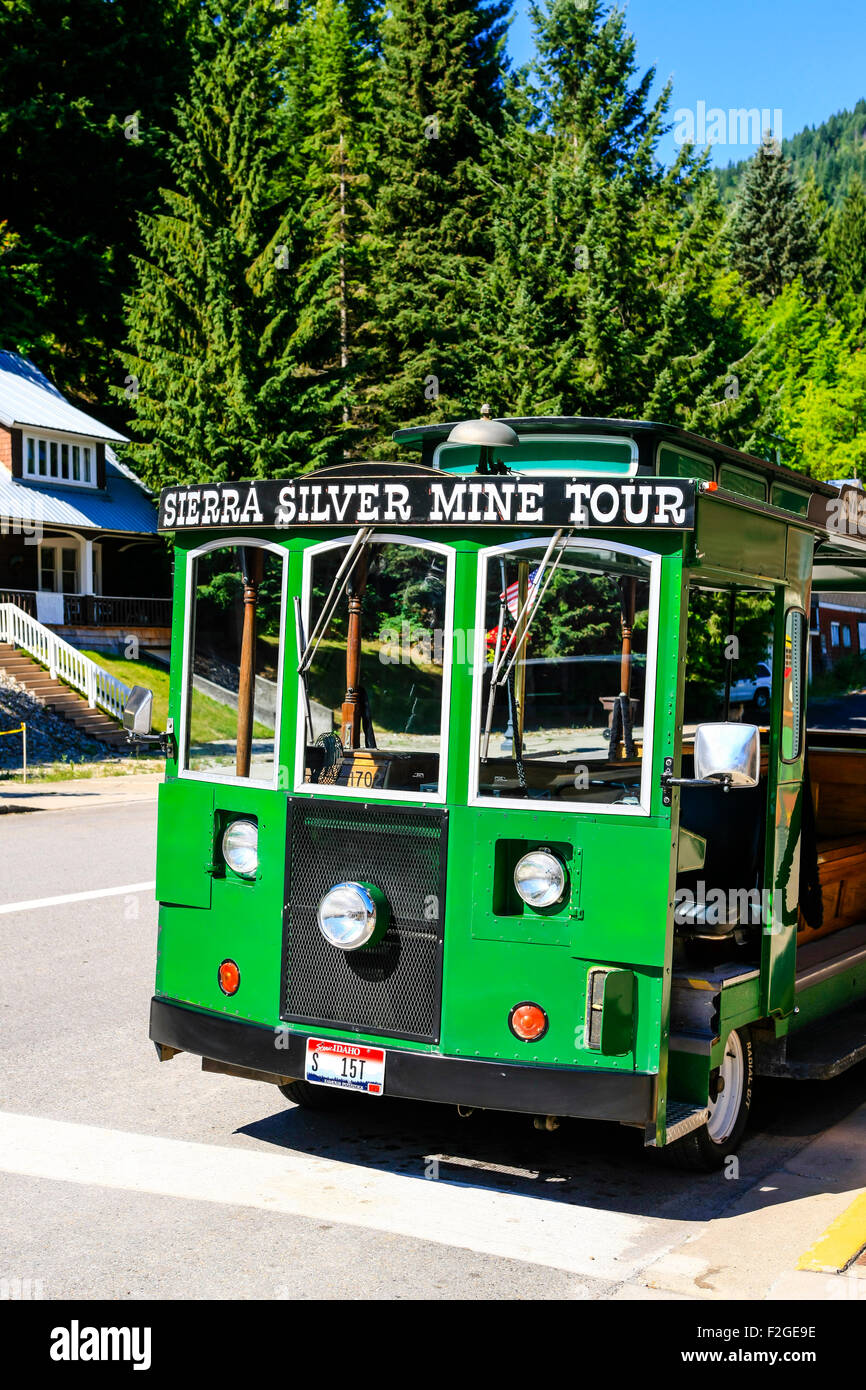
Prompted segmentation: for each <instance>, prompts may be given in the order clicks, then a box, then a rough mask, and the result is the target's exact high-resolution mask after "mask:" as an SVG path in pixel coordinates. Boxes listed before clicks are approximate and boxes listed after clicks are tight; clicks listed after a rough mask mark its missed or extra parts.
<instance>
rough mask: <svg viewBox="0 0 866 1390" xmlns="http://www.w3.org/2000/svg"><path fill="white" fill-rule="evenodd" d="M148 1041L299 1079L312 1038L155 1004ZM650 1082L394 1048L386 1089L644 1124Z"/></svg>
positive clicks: (650, 1108)
mask: <svg viewBox="0 0 866 1390" xmlns="http://www.w3.org/2000/svg"><path fill="white" fill-rule="evenodd" d="M150 1036H151V1038H152V1039H153V1041H154V1042H155V1043H157V1044H158V1045H162V1046H164V1047H173V1048H177V1050H178V1051H179V1052H192V1053H195V1054H196V1055H197V1056H199V1057H210V1058H211V1059H212V1060H213V1061H215V1062H227V1063H229V1064H231V1065H232V1066H236V1067H245V1068H248V1069H249V1070H251V1071H261V1072H268V1073H270V1074H272V1075H274V1076H295V1077H302V1076H303V1075H304V1059H305V1050H306V1042H307V1037H308V1036H314V1035H313V1034H308V1033H289V1034H288V1035H286V1034H285V1033H282V1034H281V1035H279V1036H278V1035H277V1034H276V1033H275V1031H274V1030H273V1029H272V1028H261V1027H259V1026H258V1025H257V1024H254V1023H243V1022H240V1021H239V1020H238V1019H234V1018H225V1017H224V1016H223V1015H221V1014H209V1013H200V1012H199V1011H197V1010H195V1009H189V1008H185V1007H184V1006H182V1005H180V1004H173V1003H169V1002H168V1001H166V1000H165V999H153V1000H152V1001H151V1005H150ZM278 1041H279V1043H280V1044H281V1045H280V1046H279V1047H278V1046H277V1042H278ZM286 1042H288V1046H284V1045H283V1044H285V1043H286ZM655 1081H656V1078H655V1077H654V1076H648V1075H643V1074H639V1073H635V1072H610V1071H608V1072H604V1071H572V1070H571V1069H570V1068H568V1067H538V1066H521V1065H519V1064H518V1065H514V1064H513V1063H504V1062H490V1061H484V1060H482V1059H476V1058H465V1057H440V1056H437V1055H435V1054H432V1053H428V1052H409V1051H407V1050H406V1049H404V1048H396V1047H394V1048H389V1049H388V1063H387V1071H386V1076H385V1090H386V1092H387V1094H388V1095H389V1096H400V1097H403V1098H405V1099H407V1100H431V1101H439V1102H441V1103H443V1104H448V1105H458V1104H459V1105H467V1106H469V1105H471V1106H477V1107H478V1108H479V1109H485V1110H516V1111H523V1112H526V1113H528V1114H531V1115H571V1116H574V1117H576V1118H580V1119H586V1120H613V1121H616V1122H618V1123H620V1124H636V1125H646V1124H648V1123H650V1122H651V1121H652V1120H653V1118H654V1115H655Z"/></svg>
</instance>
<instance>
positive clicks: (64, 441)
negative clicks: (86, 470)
mask: <svg viewBox="0 0 866 1390" xmlns="http://www.w3.org/2000/svg"><path fill="white" fill-rule="evenodd" d="M21 435H22V440H21V477H22V479H24V480H25V481H27V482H31V483H40V484H42V485H43V486H50V487H73V488H74V487H78V488H87V489H88V490H89V491H91V492H94V491H99V484H98V481H97V476H96V473H97V469H96V455H97V450H98V446H99V444H100V443H101V441H100V440H98V439H95V438H94V437H93V436H92V435H86V434H64V433H62V432H59V431H56V430H39V431H38V432H36V431H33V430H29V429H28V430H22V431H21ZM30 444H32V445H33V469H32V470H31V468H30V466H29V465H30V460H29V457H28V455H29V452H30V450H29V445H30ZM40 444H43V445H44V446H45V469H46V471H45V472H44V473H40V472H39V445H40ZM52 445H53V446H54V447H55V448H56V450H57V474H56V475H54V474H52V472H51V448H52ZM73 447H74V448H77V449H89V450H90V479H89V480H88V481H85V480H84V479H83V478H73V477H72V452H71V451H72V449H73ZM64 449H67V463H68V467H69V475H70V476H69V477H68V478H64V477H63V475H62V472H61V470H62V468H63V450H64ZM82 464H83V460H82V459H80V458H79V466H81V465H82Z"/></svg>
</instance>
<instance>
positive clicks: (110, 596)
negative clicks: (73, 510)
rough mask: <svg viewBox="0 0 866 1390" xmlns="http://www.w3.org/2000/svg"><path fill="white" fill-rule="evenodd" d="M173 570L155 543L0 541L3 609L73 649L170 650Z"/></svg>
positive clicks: (89, 536) (61, 536)
mask: <svg viewBox="0 0 866 1390" xmlns="http://www.w3.org/2000/svg"><path fill="white" fill-rule="evenodd" d="M169 587H170V565H169V559H168V556H167V554H166V550H165V547H164V545H163V544H162V542H161V541H160V540H159V539H158V538H157V537H152V536H142V537H135V538H133V537H130V536H129V535H128V534H127V535H111V534H110V533H106V532H86V531H77V530H72V529H71V528H70V529H68V530H66V529H64V530H60V529H59V528H58V529H52V530H48V529H46V530H45V531H44V532H42V533H41V534H38V533H37V534H33V535H23V534H20V533H19V534H18V535H15V534H7V535H5V536H3V537H0V603H13V604H15V605H16V607H18V608H21V609H23V610H24V611H25V612H26V613H28V614H30V616H31V617H33V618H36V619H37V621H38V622H40V623H43V624H44V625H45V626H46V627H50V628H52V629H53V630H54V631H56V632H57V634H58V636H61V637H64V638H65V639H66V641H68V642H71V643H72V644H73V645H74V646H79V647H85V648H94V649H97V650H104V651H108V650H112V649H122V648H123V647H124V646H125V645H126V644H127V643H128V641H129V638H130V637H135V638H136V640H137V641H138V642H139V643H140V644H141V645H143V646H146V647H148V648H155V649H157V650H160V649H167V648H168V646H169V643H170V635H171V599H170V598H168V597H166V595H167V594H168V592H169Z"/></svg>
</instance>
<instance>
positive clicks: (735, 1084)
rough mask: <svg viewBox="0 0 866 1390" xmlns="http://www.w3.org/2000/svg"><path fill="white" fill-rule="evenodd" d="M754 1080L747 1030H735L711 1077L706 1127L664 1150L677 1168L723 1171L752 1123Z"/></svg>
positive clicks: (668, 1160) (750, 1042)
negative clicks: (750, 1114) (750, 1119)
mask: <svg viewBox="0 0 866 1390" xmlns="http://www.w3.org/2000/svg"><path fill="white" fill-rule="evenodd" d="M753 1080H754V1057H753V1052H752V1041H751V1038H750V1037H749V1030H748V1028H740V1029H738V1030H737V1029H735V1030H732V1031H731V1032H730V1033H729V1034H728V1040H727V1042H726V1043H725V1055H724V1057H723V1058H722V1062H721V1066H720V1067H718V1069H717V1070H716V1071H715V1072H714V1073H713V1075H712V1077H711V1078H710V1093H711V1095H710V1102H709V1115H708V1116H707V1122H706V1124H704V1125H702V1126H701V1128H700V1129H695V1130H693V1131H692V1133H691V1134H686V1135H685V1136H684V1137H683V1138H682V1139H678V1140H677V1141H676V1143H674V1144H671V1145H669V1146H665V1148H664V1149H662V1151H661V1152H662V1154H663V1155H664V1157H665V1159H666V1161H667V1162H669V1163H671V1164H672V1165H673V1166H674V1167H676V1168H691V1169H692V1170H697V1171H699V1172H705V1173H709V1172H712V1171H714V1170H715V1169H718V1168H724V1166H725V1163H726V1162H727V1160H728V1159H729V1158H730V1156H731V1155H732V1154H733V1153H736V1151H737V1148H738V1146H739V1143H740V1140H741V1139H742V1137H743V1131H744V1130H745V1128H746V1125H747V1123H748V1120H749V1110H750V1108H751V1104H752V1082H753Z"/></svg>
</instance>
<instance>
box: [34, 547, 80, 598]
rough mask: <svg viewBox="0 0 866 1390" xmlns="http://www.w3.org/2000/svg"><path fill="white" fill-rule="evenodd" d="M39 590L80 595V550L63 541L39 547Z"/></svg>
mask: <svg viewBox="0 0 866 1390" xmlns="http://www.w3.org/2000/svg"><path fill="white" fill-rule="evenodd" d="M39 588H40V589H41V590H42V591H43V592H47V593H53V594H77V593H78V550H77V549H76V547H75V546H71V545H64V544H63V542H62V541H43V542H42V544H41V545H40V547H39Z"/></svg>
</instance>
